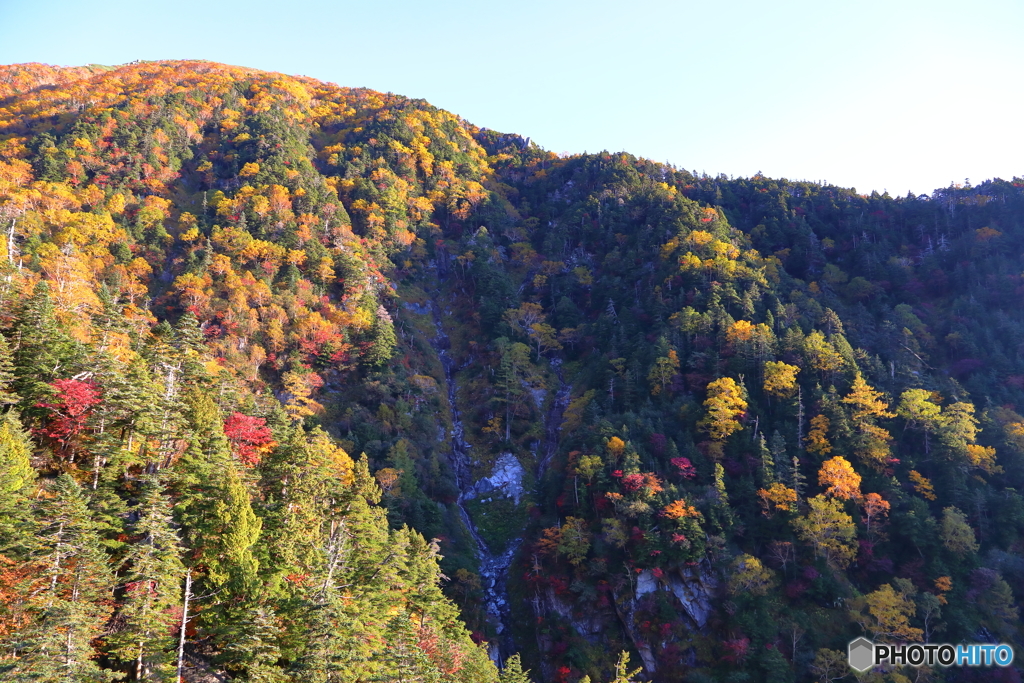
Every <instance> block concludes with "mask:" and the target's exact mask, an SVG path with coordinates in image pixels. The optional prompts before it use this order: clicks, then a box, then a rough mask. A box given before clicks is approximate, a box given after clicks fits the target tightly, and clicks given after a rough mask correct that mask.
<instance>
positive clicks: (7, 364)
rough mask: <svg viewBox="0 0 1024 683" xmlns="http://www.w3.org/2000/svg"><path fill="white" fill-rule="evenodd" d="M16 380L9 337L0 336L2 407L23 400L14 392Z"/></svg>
mask: <svg viewBox="0 0 1024 683" xmlns="http://www.w3.org/2000/svg"><path fill="white" fill-rule="evenodd" d="M16 379H17V375H16V374H15V371H14V356H13V354H12V353H11V345H10V344H9V343H8V342H7V337H5V336H4V335H2V334H0V405H12V404H15V403H17V402H18V401H20V400H21V396H19V395H18V394H16V393H14V390H13V385H14V382H15V380H16Z"/></svg>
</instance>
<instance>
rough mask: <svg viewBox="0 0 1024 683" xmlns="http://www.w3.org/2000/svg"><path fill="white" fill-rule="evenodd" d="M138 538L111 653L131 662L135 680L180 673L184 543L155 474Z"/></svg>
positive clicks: (142, 504) (128, 559)
mask: <svg viewBox="0 0 1024 683" xmlns="http://www.w3.org/2000/svg"><path fill="white" fill-rule="evenodd" d="M134 512H135V514H136V515H137V516H138V521H137V522H136V523H135V524H134V525H133V529H132V532H133V534H134V535H135V536H136V537H137V538H136V540H135V542H133V543H132V544H131V545H130V546H129V549H128V553H127V554H126V556H125V566H126V567H127V571H126V572H125V574H124V575H123V577H122V579H123V586H124V598H123V599H122V601H121V608H120V610H119V612H120V614H119V617H120V619H119V621H120V622H121V623H122V627H121V629H120V630H119V631H117V632H116V633H115V634H114V635H113V636H112V637H111V638H110V639H109V641H108V642H109V645H110V648H109V650H110V653H111V654H112V655H113V656H114V657H115V658H117V659H118V660H120V661H122V662H125V663H128V664H131V666H132V669H133V673H134V680H136V681H148V680H156V681H162V680H168V679H169V678H170V677H172V676H173V674H174V673H175V670H174V661H175V657H174V646H175V644H176V643H177V639H176V638H175V637H174V636H175V634H174V629H175V627H176V626H177V625H178V624H177V615H176V610H177V609H178V608H180V605H181V595H182V594H181V582H182V580H183V578H184V576H185V567H184V565H183V564H182V561H181V552H182V548H181V544H180V540H179V539H178V535H177V533H176V532H175V530H174V528H173V520H172V517H171V505H170V502H169V501H168V500H167V496H166V495H165V493H164V487H163V483H162V482H161V481H160V480H159V479H158V478H157V477H155V476H148V477H146V478H144V479H143V481H142V492H141V495H140V500H139V505H138V508H137V509H136V510H135V511H134Z"/></svg>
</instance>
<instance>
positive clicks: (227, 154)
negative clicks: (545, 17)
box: [0, 61, 1024, 683]
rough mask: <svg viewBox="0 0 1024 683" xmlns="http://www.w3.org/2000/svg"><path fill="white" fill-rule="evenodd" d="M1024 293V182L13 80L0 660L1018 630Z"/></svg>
mask: <svg viewBox="0 0 1024 683" xmlns="http://www.w3.org/2000/svg"><path fill="white" fill-rule="evenodd" d="M526 132H528V131H524V133H526ZM1022 294H1024V180H1021V179H1014V180H1012V181H1002V180H995V181H986V182H985V183H982V184H981V185H978V186H970V185H969V184H965V185H963V186H951V187H949V188H945V189H940V190H936V191H935V192H934V193H933V194H932V195H931V196H924V195H922V196H919V197H915V196H912V195H910V196H907V197H901V198H893V197H890V196H888V195H878V194H877V193H873V194H872V195H870V196H865V195H859V194H857V193H856V192H854V191H852V190H850V189H844V188H838V187H833V186H827V185H826V186H823V185H820V184H814V183H806V182H791V181H787V180H773V179H770V178H765V177H762V176H755V177H753V178H748V179H744V178H738V179H732V178H728V177H725V176H720V177H708V176H698V175H694V174H691V173H689V172H687V171H685V170H682V169H678V168H674V167H670V166H666V165H663V164H657V163H654V162H650V161H647V160H644V159H638V158H635V157H633V156H630V155H628V154H624V153H617V154H609V153H602V154H590V155H576V156H557V155H554V154H552V153H549V152H547V151H545V150H543V149H541V148H540V147H538V146H537V145H536V144H532V143H530V141H529V139H528V138H524V137H520V136H519V135H514V134H502V133H497V132H495V131H491V130H488V129H486V128H478V127H476V126H474V125H473V124H471V123H469V122H466V121H464V120H462V119H461V118H459V117H458V116H456V115H453V114H451V113H448V112H445V111H442V110H439V109H436V108H434V107H432V106H431V105H429V104H427V103H426V102H424V101H422V100H409V99H406V98H403V97H400V96H397V95H392V94H382V93H377V92H373V91H370V90H365V89H350V88H343V87H338V86H336V85H333V84H327V83H321V82H318V81H315V80H313V79H309V78H304V77H291V76H284V75H281V74H274V73H267V72H260V71H254V70H250V69H244V68H238V67H230V66H225V65H220V64H214V63H209V62H199V61H193V62H146V63H139V64H132V65H126V66H121V67H116V68H111V67H100V66H95V65H94V66H90V67H81V68H57V67H48V66H44V65H38V64H32V65H15V66H6V67H0V404H2V406H3V407H2V411H0V412H2V417H0V646H2V650H0V673H2V675H3V677H4V679H5V680H12V681H100V680H115V679H119V678H120V679H122V680H129V681H162V680H175V678H176V677H177V676H181V677H182V680H187V681H213V680H219V681H224V680H239V681H259V682H261V683H270V682H275V683H277V682H281V683H285V682H289V683H290V682H294V683H306V682H310V683H313V682H316V683H321V682H328V681H330V682H335V681H498V680H499V673H498V669H497V668H496V667H495V665H494V664H493V663H492V660H493V661H494V662H497V663H498V664H499V665H500V666H502V667H504V668H505V670H504V671H503V672H502V673H501V674H500V680H502V681H505V682H514V683H522V682H524V681H526V680H528V679H532V680H534V681H537V682H538V683H540V682H541V681H545V682H547V681H552V682H556V681H557V682H558V683H576V682H577V681H580V680H582V679H585V677H588V676H589V677H590V680H593V681H595V683H596V682H597V681H603V680H610V679H612V678H615V680H616V681H620V682H622V681H625V680H626V679H627V678H628V677H629V676H628V673H629V672H628V671H627V667H626V666H625V664H624V663H623V660H622V659H620V655H619V653H620V652H622V651H625V652H627V653H629V654H630V655H632V661H633V663H634V665H641V666H642V670H641V671H640V672H639V673H638V674H634V677H635V678H636V679H637V680H657V681H690V682H692V683H703V682H712V681H722V682H725V681H729V682H736V683H739V682H741V681H765V682H769V683H776V682H778V683H782V682H787V681H794V682H797V681H811V680H822V681H826V682H827V681H833V680H838V679H839V678H840V677H842V676H845V675H847V674H849V675H850V676H851V679H852V673H851V672H850V670H849V669H848V667H847V665H846V661H845V659H846V655H845V649H846V644H847V643H848V642H849V641H850V640H852V639H853V638H855V637H857V636H860V635H866V636H868V637H870V638H873V639H875V640H876V641H879V642H911V641H929V642H961V641H968V642H1009V643H1012V644H1015V645H1020V644H1022V643H1021V636H1022V634H1021V632H1020V629H1019V609H1020V600H1021V599H1022V597H1024V557H1022V553H1024V538H1022V536H1021V534H1022V532H1024V497H1022V495H1021V493H1019V491H1020V490H1021V489H1022V488H1024V417H1022V415H1021V414H1020V413H1018V411H1020V412H1024V343H1022V340H1024V307H1022V306H1021V305H1020V301H1021V296H1022ZM514 653H520V655H521V658H522V669H530V670H532V672H531V673H530V674H529V676H527V674H524V673H523V672H522V671H521V670H520V665H519V660H518V659H516V658H512V659H510V658H511V657H512V655H513V654H514ZM508 662H512V664H511V665H510V666H506V663H508ZM861 680H867V681H879V682H881V681H891V682H893V683H903V682H904V681H908V680H916V681H925V680H929V681H938V680H948V681H953V680H979V681H981V680H985V681H995V680H1006V681H1012V680H1019V676H1018V674H1017V673H1016V671H1015V670H1014V669H1000V670H991V669H978V670H971V669H963V670H958V669H950V670H943V669H940V668H938V667H936V668H935V669H934V670H927V669H921V670H919V669H910V668H907V669H904V670H902V671H901V670H898V669H897V670H893V671H885V672H872V673H868V674H865V675H863V676H861Z"/></svg>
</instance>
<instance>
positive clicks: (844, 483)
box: [818, 455, 860, 500]
mask: <svg viewBox="0 0 1024 683" xmlns="http://www.w3.org/2000/svg"><path fill="white" fill-rule="evenodd" d="M818 483H819V484H821V485H822V486H824V487H825V495H826V496H831V497H833V498H839V499H841V500H850V499H854V498H860V475H859V474H857V472H856V471H854V469H853V465H851V464H850V461H849V460H847V459H846V458H844V457H843V456H841V455H837V456H836V457H834V458H832V459H831V460H826V461H825V462H824V463H822V465H821V469H820V470H818Z"/></svg>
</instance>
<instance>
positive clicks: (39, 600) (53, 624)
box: [0, 474, 118, 683]
mask: <svg viewBox="0 0 1024 683" xmlns="http://www.w3.org/2000/svg"><path fill="white" fill-rule="evenodd" d="M48 494H49V495H47V496H46V497H43V498H41V499H40V500H39V502H38V504H37V511H36V519H37V520H38V547H37V548H36V551H35V557H34V558H33V560H30V561H31V562H34V564H35V565H36V566H37V567H38V569H39V573H38V574H37V575H35V576H33V577H31V578H30V579H28V580H27V585H24V586H21V587H19V588H21V589H22V592H23V595H25V601H26V603H27V605H26V606H27V611H28V613H29V614H30V615H32V617H33V618H32V619H31V621H29V623H28V624H27V625H26V626H25V628H23V629H21V630H20V631H18V632H16V633H15V634H13V637H12V639H11V640H12V642H11V643H9V644H8V647H10V648H11V649H13V650H15V651H16V652H17V653H18V655H19V656H18V658H17V659H15V660H13V661H10V662H5V663H4V664H0V672H3V673H5V676H6V678H5V680H9V681H17V682H19V683H21V682H23V681H24V682H25V683H27V682H29V681H32V682H33V683H50V682H53V683H58V682H60V683H65V682H67V681H76V682H77V681H89V682H93V681H97V682H98V681H108V680H114V679H116V678H117V677H118V675H117V674H116V673H114V672H111V671H104V670H102V669H101V668H100V666H99V664H98V663H97V662H96V659H95V658H96V655H97V653H96V652H95V651H94V649H93V645H92V643H93V641H94V640H95V639H96V638H98V637H99V636H100V635H101V634H102V632H103V626H104V624H105V623H106V621H107V619H108V618H109V616H110V612H111V608H110V606H109V605H110V603H111V602H112V600H111V598H112V593H113V585H114V580H113V576H112V574H111V572H110V569H109V566H108V561H107V556H106V553H105V552H104V551H103V548H102V547H101V545H100V539H99V536H98V534H97V533H96V525H95V522H93V520H92V519H91V516H90V513H89V508H88V505H87V499H86V497H85V494H84V492H83V491H82V489H81V487H80V486H79V485H78V484H77V483H76V482H75V480H74V479H72V478H71V476H70V475H68V474H62V475H60V476H59V477H57V479H56V481H55V482H54V483H53V485H52V486H51V487H50V490H49V492H48Z"/></svg>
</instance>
